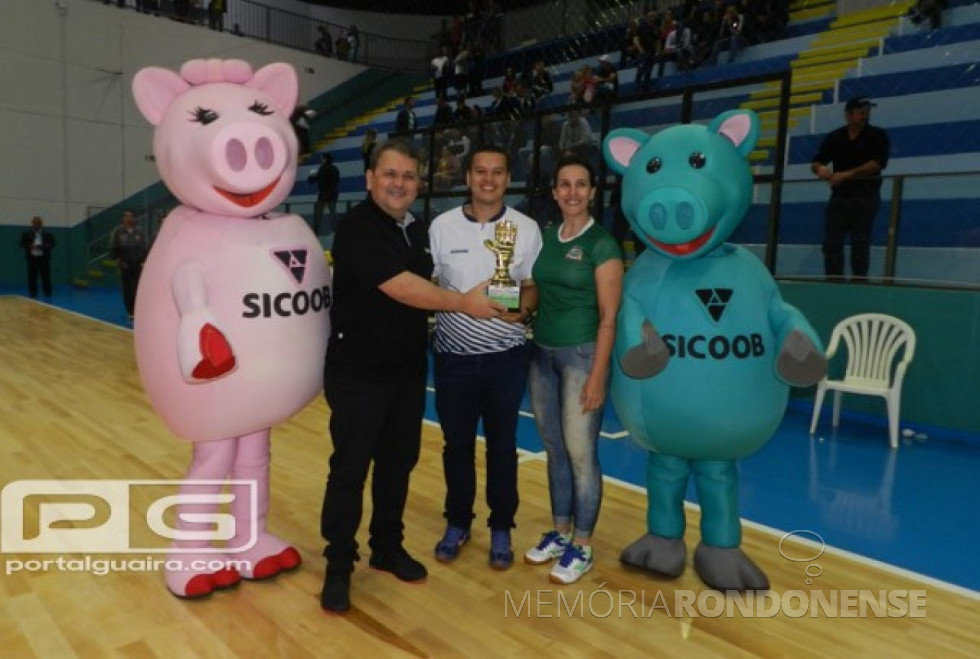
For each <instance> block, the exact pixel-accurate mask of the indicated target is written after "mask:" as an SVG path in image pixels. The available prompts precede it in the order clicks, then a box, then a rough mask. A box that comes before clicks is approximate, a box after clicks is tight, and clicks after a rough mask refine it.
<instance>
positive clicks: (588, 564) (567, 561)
mask: <svg viewBox="0 0 980 659" xmlns="http://www.w3.org/2000/svg"><path fill="white" fill-rule="evenodd" d="M593 564H594V561H593V559H592V547H583V546H582V545H574V544H570V545H568V547H566V548H565V553H564V554H562V555H561V559H560V560H559V561H558V562H557V563H556V564H555V567H553V568H551V574H549V575H548V578H549V579H550V580H551V581H552V582H553V583H561V584H570V583H575V582H576V581H578V580H579V579H581V578H582V576H583V575H584V574H585V573H586V572H588V571H589V570H591V569H592V565H593Z"/></svg>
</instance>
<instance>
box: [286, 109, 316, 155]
mask: <svg viewBox="0 0 980 659" xmlns="http://www.w3.org/2000/svg"><path fill="white" fill-rule="evenodd" d="M315 116H316V111H315V110H313V109H312V108H311V107H310V106H308V105H303V104H302V103H300V104H299V105H297V106H296V109H295V110H293V114H292V115H290V117H289V122H290V123H291V124H292V125H293V130H294V131H295V132H296V139H297V140H298V141H299V156H300V158H302V157H303V156H305V155H307V154H309V153H311V152H312V150H311V149H310V121H312V120H313V117H315Z"/></svg>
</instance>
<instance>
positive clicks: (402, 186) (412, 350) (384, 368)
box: [320, 140, 503, 612]
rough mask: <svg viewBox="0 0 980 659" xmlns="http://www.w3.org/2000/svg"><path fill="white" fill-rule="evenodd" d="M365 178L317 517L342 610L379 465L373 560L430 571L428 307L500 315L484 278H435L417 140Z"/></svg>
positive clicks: (328, 585) (328, 587)
mask: <svg viewBox="0 0 980 659" xmlns="http://www.w3.org/2000/svg"><path fill="white" fill-rule="evenodd" d="M365 179H366V184H367V190H368V193H369V196H368V198H367V200H365V201H364V203H362V204H360V205H359V206H357V207H356V208H354V209H353V210H352V211H351V212H350V213H349V214H348V215H347V217H345V218H344V219H343V220H342V221H341V222H340V223H339V224H338V226H337V231H336V236H335V238H334V243H333V258H334V275H333V306H332V307H331V309H330V323H331V333H330V341H329V344H328V347H327V357H326V364H325V368H324V393H325V395H326V399H327V404H328V405H329V406H330V409H331V417H330V435H331V437H332V439H333V448H334V450H333V454H332V455H331V456H330V475H329V477H328V479H327V487H326V492H325V493H324V496H323V510H322V513H321V518H320V530H321V533H322V535H323V538H324V539H325V540H326V541H327V546H326V549H324V552H323V553H324V556H325V557H326V558H327V571H326V577H325V579H324V584H323V592H322V593H321V595H320V604H321V606H322V607H323V608H324V609H326V610H328V611H335V612H342V611H346V610H347V609H349V608H350V574H351V572H352V571H353V569H354V561H356V560H358V554H357V549H358V545H357V542H356V541H355V539H354V538H355V535H356V534H357V528H358V526H359V525H360V522H361V511H362V504H363V491H364V483H365V481H366V479H367V472H368V468H369V467H370V465H371V462H372V461H373V462H374V475H373V478H372V486H371V498H372V502H373V505H374V510H373V513H372V515H371V526H370V536H371V537H370V541H369V545H370V547H371V560H370V565H371V567H373V568H376V569H379V570H383V571H386V572H391V573H392V574H394V575H395V576H396V577H398V578H399V579H401V580H402V581H409V582H414V581H422V580H423V579H425V578H426V576H427V574H428V573H427V571H426V569H425V566H424V565H422V564H421V563H420V562H418V561H416V560H415V559H414V558H412V557H411V556H409V554H408V553H407V552H406V551H405V549H404V547H403V546H402V541H403V538H404V535H403V529H404V525H403V524H402V513H403V512H404V509H405V500H406V498H407V496H408V480H409V475H410V474H411V471H412V468H413V467H414V466H415V463H416V462H417V461H418V457H419V446H420V443H421V437H422V414H423V412H424V411H425V382H426V374H427V367H428V362H427V358H426V346H427V342H428V320H427V316H428V312H429V311H433V310H453V311H462V312H464V313H466V314H468V315H470V316H473V317H474V318H493V317H496V316H499V315H500V313H501V312H502V311H503V309H502V308H501V307H500V306H499V305H497V304H495V303H493V302H491V301H490V300H489V299H488V298H487V297H486V295H485V293H484V291H485V289H486V284H487V282H483V283H481V284H480V285H478V286H476V287H474V288H473V289H472V290H470V291H469V292H466V293H459V292H455V291H448V290H446V289H443V288H440V287H438V286H436V285H434V284H432V283H431V281H430V277H431V275H432V257H431V256H430V254H429V249H428V248H429V241H428V230H427V227H425V226H424V223H423V222H420V221H418V220H416V219H415V218H414V217H412V214H411V213H410V212H409V207H410V206H411V205H412V203H413V202H414V201H415V198H416V196H417V194H418V187H419V159H418V155H417V153H416V151H415V148H414V147H413V146H412V145H411V144H410V143H407V142H404V141H401V140H390V141H388V142H385V143H384V144H382V145H381V146H379V147H378V148H376V149H375V150H374V152H373V153H372V155H371V163H370V166H369V168H368V171H367V172H366V173H365Z"/></svg>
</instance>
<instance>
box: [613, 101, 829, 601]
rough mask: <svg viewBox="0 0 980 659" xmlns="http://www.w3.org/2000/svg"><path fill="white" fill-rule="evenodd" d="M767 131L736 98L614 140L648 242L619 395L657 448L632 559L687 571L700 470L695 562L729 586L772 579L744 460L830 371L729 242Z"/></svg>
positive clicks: (628, 553)
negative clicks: (804, 389) (719, 109)
mask: <svg viewBox="0 0 980 659" xmlns="http://www.w3.org/2000/svg"><path fill="white" fill-rule="evenodd" d="M758 136H759V118H758V116H757V115H756V114H755V113H754V112H752V111H751V110H735V111H729V112H725V113H723V114H721V115H719V116H718V117H716V118H715V119H714V120H713V121H712V122H711V123H710V125H708V126H702V125H695V124H685V125H679V126H673V127H671V128H668V129H666V130H663V131H661V132H659V133H657V134H655V135H653V136H651V135H649V134H647V133H645V132H643V131H640V130H635V129H629V128H621V129H617V130H614V131H612V132H610V133H609V135H608V136H607V137H606V139H605V140H604V142H603V155H604V157H605V160H606V163H607V164H608V165H609V167H611V168H612V169H613V170H614V171H616V172H617V173H618V174H621V175H622V176H623V181H622V210H623V213H624V214H625V215H626V218H627V219H628V220H629V223H630V226H631V227H632V229H633V232H634V234H635V235H636V236H637V238H638V239H639V240H642V241H643V243H644V244H645V245H646V246H647V247H648V248H649V249H647V250H645V251H644V252H643V253H642V254H641V255H640V257H639V258H637V260H636V262H635V263H634V265H633V266H632V268H630V270H629V271H628V272H627V274H626V279H625V281H624V286H623V302H622V306H621V308H620V312H619V319H618V323H617V327H618V329H617V335H616V345H615V350H614V355H613V367H612V384H611V398H612V401H613V405H614V406H615V409H616V413H617V414H618V415H619V418H620V420H621V421H622V422H623V425H624V426H625V427H626V429H627V430H629V432H630V434H631V435H632V437H633V439H634V440H635V441H636V442H638V443H639V444H640V445H641V446H643V447H644V448H646V449H647V450H648V451H649V453H648V458H647V483H646V485H647V533H646V534H645V535H643V536H642V537H641V538H639V539H638V540H636V541H635V542H633V543H632V544H631V545H630V546H629V547H627V548H626V549H624V550H623V552H622V554H621V556H620V560H621V561H622V562H623V563H626V564H627V565H632V566H635V567H639V568H642V569H645V570H649V571H651V572H654V573H656V574H659V575H663V576H667V577H677V576H679V575H680V574H681V573H682V572H683V571H684V567H685V565H686V562H687V548H686V545H685V543H684V529H685V519H684V493H685V491H686V489H687V483H688V480H689V479H690V478H691V477H692V476H693V478H694V483H695V487H696V489H697V494H698V501H699V503H700V506H701V542H700V543H699V545H698V547H697V549H696V550H695V554H694V568H695V570H696V571H697V573H698V576H699V577H701V580H702V581H704V583H706V584H707V585H708V586H710V587H712V588H717V589H719V590H764V589H767V588H768V587H769V581H768V578H767V577H766V575H765V574H764V573H763V572H762V570H760V569H759V567H758V566H756V565H755V564H754V563H753V562H752V561H751V560H750V559H749V557H748V556H746V555H745V554H744V553H743V552H742V550H741V549H740V548H739V547H740V544H741V539H742V538H741V535H742V531H741V523H740V520H739V515H738V474H737V471H736V465H735V461H736V460H737V459H739V458H742V457H745V456H747V455H750V454H752V453H754V452H755V451H757V450H758V449H759V448H761V447H762V446H763V445H764V444H765V443H766V442H767V441H768V440H769V439H770V438H771V437H772V435H773V433H774V432H775V430H776V427H777V426H778V425H779V423H780V421H781V420H782V417H783V413H784V412H785V409H786V402H787V399H788V396H789V386H790V385H794V386H807V385H811V384H815V383H816V382H817V381H819V380H820V378H821V377H823V375H824V374H825V373H826V371H827V360H826V357H825V356H824V351H823V346H822V344H821V342H820V339H819V337H818V336H817V334H816V332H815V331H814V330H813V328H812V327H811V326H810V324H809V323H808V322H807V320H806V319H805V318H804V317H803V315H802V314H801V313H800V312H799V311H798V310H797V309H795V308H794V307H792V306H790V305H788V304H786V303H785V302H783V300H782V297H781V296H780V294H779V289H778V288H777V287H776V283H775V282H774V281H773V278H772V276H771V275H770V274H769V272H768V271H767V270H766V268H765V267H764V266H763V264H762V263H761V262H760V261H759V259H758V258H757V257H756V256H754V255H753V254H751V253H750V252H748V251H747V250H745V249H744V248H742V247H738V246H736V245H732V244H728V243H726V242H725V240H726V239H728V237H729V236H730V235H731V234H732V232H733V231H734V230H735V228H736V227H737V226H738V225H739V224H740V223H741V222H742V219H743V218H744V216H745V213H746V211H747V210H748V207H749V203H750V200H751V194H752V173H751V170H750V167H749V163H748V159H747V158H748V154H749V153H750V152H751V151H752V149H753V148H754V147H755V144H756V141H757V140H758Z"/></svg>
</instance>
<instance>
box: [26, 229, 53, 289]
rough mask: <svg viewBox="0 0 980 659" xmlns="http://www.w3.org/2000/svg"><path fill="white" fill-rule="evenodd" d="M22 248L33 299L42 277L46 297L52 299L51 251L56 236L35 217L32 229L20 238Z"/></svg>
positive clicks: (28, 285) (28, 286)
mask: <svg viewBox="0 0 980 659" xmlns="http://www.w3.org/2000/svg"><path fill="white" fill-rule="evenodd" d="M20 248H21V249H22V250H24V256H25V257H27V288H28V290H29V291H30V294H31V297H37V278H38V276H40V277H41V285H42V287H43V289H44V296H45V297H51V250H52V249H54V234H52V233H51V232H50V231H47V230H46V229H45V228H44V221H43V220H42V219H41V218H40V217H37V216H35V217H34V219H32V220H31V228H30V229H28V230H26V231H25V232H24V233H22V234H21V236H20Z"/></svg>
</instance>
